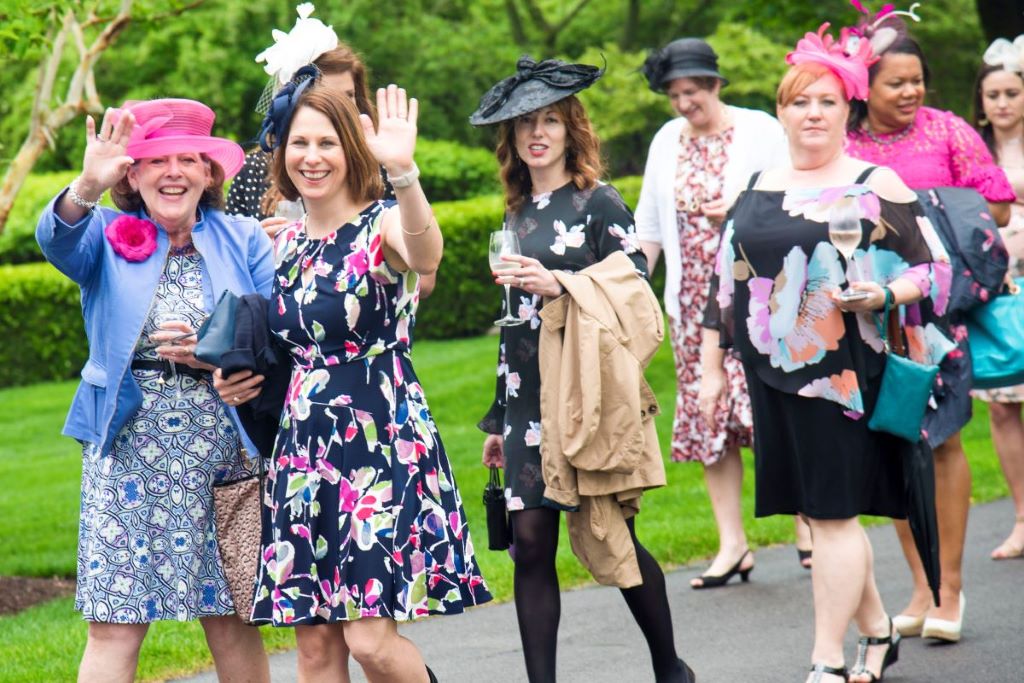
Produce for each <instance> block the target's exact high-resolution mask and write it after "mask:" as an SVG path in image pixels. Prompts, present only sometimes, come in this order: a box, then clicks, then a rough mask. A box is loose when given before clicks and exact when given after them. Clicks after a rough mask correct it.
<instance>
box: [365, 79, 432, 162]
mask: <svg viewBox="0 0 1024 683" xmlns="http://www.w3.org/2000/svg"><path fill="white" fill-rule="evenodd" d="M418 116H419V102H417V101H416V98H415V97H413V98H412V99H409V98H408V96H407V95H406V93H405V88H399V87H398V86H397V85H395V84H394V83H392V84H391V85H389V86H388V87H387V88H386V89H385V88H379V89H378V90H377V121H378V123H377V130H374V129H373V120H372V119H370V117H369V116H367V115H366V114H360V115H359V121H360V123H362V125H363V133H364V134H365V135H366V144H367V145H368V146H369V148H370V152H372V153H373V156H374V157H375V158H376V159H377V161H378V162H379V163H380V164H381V165H382V166H383V167H384V168H386V169H387V171H388V174H389V175H392V176H400V175H404V174H405V173H407V172H409V171H411V170H412V156H413V152H415V151H416V119H417V117H418Z"/></svg>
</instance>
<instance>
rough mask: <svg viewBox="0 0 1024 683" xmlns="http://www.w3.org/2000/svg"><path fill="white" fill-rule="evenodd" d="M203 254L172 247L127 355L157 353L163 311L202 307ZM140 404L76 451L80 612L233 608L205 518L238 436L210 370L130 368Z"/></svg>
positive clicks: (173, 313)
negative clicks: (166, 374) (165, 373)
mask: <svg viewBox="0 0 1024 683" xmlns="http://www.w3.org/2000/svg"><path fill="white" fill-rule="evenodd" d="M207 315H208V313H207V312H206V311H205V310H204V309H203V261H202V257H201V256H200V255H199V253H198V252H196V251H195V249H193V248H192V247H191V246H189V247H185V248H183V249H174V248H172V250H171V253H170V255H169V256H168V258H167V263H166V265H165V266H164V272H163V275H161V277H160V282H159V284H158V285H157V290H156V294H155V295H154V298H153V303H152V305H151V306H150V311H149V316H148V318H147V320H146V323H145V325H144V327H143V330H142V335H141V336H140V338H139V345H138V347H137V349H136V352H135V358H136V359H142V360H157V355H156V351H155V350H154V347H153V346H152V345H151V344H150V343H149V335H150V334H152V333H153V332H155V331H156V330H157V328H159V326H160V325H161V324H162V323H164V322H167V321H170V320H183V321H186V322H188V323H190V324H191V325H192V327H193V328H197V327H199V324H200V323H201V322H202V321H203V320H204V319H205V318H206V316H207ZM132 373H133V374H134V376H135V380H136V381H137V382H138V383H139V387H140V388H141V389H142V407H141V408H140V409H139V411H138V413H136V415H135V416H134V417H133V418H132V419H131V420H129V422H128V424H126V425H125V426H124V427H123V428H122V429H121V431H120V432H119V433H118V435H117V436H116V437H115V439H114V443H113V447H112V449H111V452H110V454H109V455H107V456H105V457H104V456H101V455H100V453H99V449H98V448H97V447H96V446H95V445H94V444H86V445H85V448H84V453H83V456H84V458H83V463H82V514H81V520H80V522H79V545H78V579H77V582H78V585H77V590H76V598H75V608H76V609H78V610H79V611H81V612H82V615H83V617H84V618H85V619H87V620H89V621H98V622H114V623H122V624H140V623H148V622H151V621H157V620H161V619H172V620H177V621H187V620H190V619H196V618H198V617H210V616H220V615H225V614H232V613H233V612H234V605H233V603H232V601H231V596H230V594H229V592H228V587H227V583H226V581H225V579H224V572H223V569H222V568H221V564H220V558H219V555H218V552H217V541H216V535H215V533H214V525H213V490H212V488H213V482H214V481H217V480H220V479H224V478H227V479H234V478H238V477H241V476H244V473H245V469H246V467H245V466H243V465H242V462H243V461H242V456H241V442H240V440H239V438H238V431H237V430H236V429H235V426H234V423H233V422H232V420H231V417H230V416H229V415H228V413H227V412H226V411H225V409H224V404H223V403H222V402H221V400H220V398H219V397H218V396H217V393H216V392H215V391H214V390H213V386H212V384H211V383H210V381H209V379H206V378H204V379H198V378H195V377H192V376H187V375H178V376H177V380H175V381H171V382H168V383H163V382H161V381H160V375H161V373H160V371H158V370H132Z"/></svg>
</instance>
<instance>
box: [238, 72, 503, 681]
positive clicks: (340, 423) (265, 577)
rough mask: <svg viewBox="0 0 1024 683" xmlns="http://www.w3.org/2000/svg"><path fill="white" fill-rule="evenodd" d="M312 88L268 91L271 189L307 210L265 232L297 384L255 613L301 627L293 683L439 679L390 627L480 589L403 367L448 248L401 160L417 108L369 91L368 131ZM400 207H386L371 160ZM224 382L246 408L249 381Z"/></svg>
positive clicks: (433, 435) (282, 336)
mask: <svg viewBox="0 0 1024 683" xmlns="http://www.w3.org/2000/svg"><path fill="white" fill-rule="evenodd" d="M309 83H310V81H305V82H301V83H300V84H299V85H298V86H295V85H292V86H288V87H286V88H285V89H284V90H283V91H282V92H281V94H279V95H278V96H277V97H276V98H275V103H274V105H273V106H272V110H271V114H270V115H268V121H267V123H266V124H265V128H264V130H265V131H269V132H270V133H272V134H273V137H269V138H265V140H266V139H269V141H271V142H274V143H275V146H276V142H277V141H280V143H281V146H280V147H277V149H276V152H275V158H274V162H273V167H272V171H273V174H274V182H275V184H276V185H277V186H278V187H279V188H280V190H281V192H282V194H283V195H284V196H285V198H287V199H290V200H294V199H296V198H297V197H299V196H301V198H302V200H303V203H304V205H305V207H306V209H307V211H308V213H307V214H306V216H305V217H304V218H303V219H302V220H301V221H300V222H297V223H295V224H293V225H290V226H288V227H286V228H285V229H284V230H283V231H282V232H281V233H280V234H279V235H278V237H277V240H276V246H275V249H276V261H277V276H276V279H275V282H274V292H273V296H272V300H271V310H270V325H271V328H272V331H273V332H274V333H275V334H276V335H277V337H278V340H279V341H280V342H281V343H282V344H283V345H284V346H285V347H286V348H287V349H288V350H289V351H290V353H291V355H292V363H293V366H292V368H293V370H292V377H291V384H290V387H289V390H288V395H287V399H286V403H285V408H284V412H283V414H282V416H281V424H280V430H279V432H278V437H277V443H276V446H275V451H274V457H273V460H272V461H271V463H270V467H269V472H268V485H267V491H266V497H265V500H266V505H267V507H266V508H265V511H264V523H263V541H262V554H261V562H260V568H259V572H258V577H257V587H256V598H255V605H254V607H253V614H252V616H253V620H254V621H256V622H257V623H273V624H274V625H277V626H296V627H297V628H296V638H297V643H298V647H299V668H300V677H301V676H306V677H309V678H314V677H323V678H325V679H326V678H328V677H329V678H330V680H348V678H347V677H348V670H347V669H348V663H347V660H348V654H349V653H351V654H352V655H353V656H354V657H355V659H356V660H357V661H358V662H359V664H360V665H362V667H363V669H364V670H365V671H366V673H367V675H368V677H369V678H370V679H371V680H380V681H384V680H387V681H402V682H406V681H409V682H411V681H426V680H435V679H434V678H433V674H431V673H429V670H428V669H426V668H425V667H424V665H423V660H422V659H421V657H420V655H419V652H418V651H417V650H416V648H415V646H413V645H412V643H410V642H409V641H408V640H405V639H404V638H402V637H401V636H399V635H398V632H397V628H396V625H397V622H399V621H410V620H413V619H417V618H420V617H425V616H428V615H433V614H457V613H460V612H462V611H463V610H464V609H465V608H466V607H467V606H470V605H475V604H480V603H482V602H486V601H488V600H489V599H490V594H489V593H488V591H487V588H486V586H485V585H484V582H483V579H482V577H481V576H480V571H479V569H478V567H477V564H476V561H475V559H474V556H473V544H472V542H471V540H470V536H469V530H468V528H467V526H466V515H465V512H464V511H463V508H462V501H461V498H460V496H459V492H458V489H457V488H456V486H455V479H454V477H453V476H452V471H451V466H450V465H449V463H448V459H447V456H446V455H445V452H444V448H443V446H442V444H441V441H440V438H439V436H438V433H437V428H436V426H435V425H434V421H433V418H432V417H431V415H430V411H429V409H428V408H427V404H426V400H425V397H424V394H423V389H422V388H421V386H420V384H419V382H418V380H417V378H416V374H415V372H414V371H413V368H412V364H411V362H410V359H409V353H408V350H409V341H410V340H409V324H410V320H411V318H412V315H413V314H414V312H415V310H416V304H417V300H418V277H419V274H421V273H429V272H432V271H433V270H435V269H436V267H437V263H438V261H439V260H440V257H441V249H442V241H441V235H440V231H439V229H438V228H437V226H436V225H435V222H434V218H433V214H432V212H431V210H430V206H429V204H428V203H427V200H426V197H424V195H423V191H422V189H421V188H420V186H419V184H418V183H417V182H416V176H417V175H418V170H417V169H416V167H415V164H413V162H412V153H413V148H414V146H415V140H416V128H415V120H416V109H417V104H416V101H415V100H412V101H410V102H408V103H407V102H406V96H405V91H404V90H401V91H399V90H397V89H396V88H395V86H390V87H389V88H388V90H387V91H386V92H385V91H383V90H382V91H380V92H379V93H378V107H379V110H380V124H379V131H378V132H374V129H373V124H372V122H370V120H369V119H368V118H367V117H365V115H364V116H363V117H362V118H363V121H362V123H363V128H364V131H365V137H364V134H363V133H360V131H359V130H358V129H357V128H356V126H357V125H358V124H357V120H358V119H357V112H356V110H355V107H354V106H353V105H352V104H351V103H350V102H349V101H348V100H347V99H346V98H344V97H343V96H340V95H338V94H337V93H335V92H333V91H331V90H329V89H328V88H324V87H321V86H314V87H312V88H308V85H309ZM378 162H379V163H380V164H383V165H384V166H385V167H386V168H388V169H389V175H390V177H391V180H392V183H393V185H394V187H395V189H396V192H397V196H398V207H397V208H395V207H392V206H389V204H390V203H385V202H383V201H382V200H380V199H379V198H380V196H381V194H382V190H383V186H382V182H381V179H380V175H379V173H378V172H377V168H378V166H377V163H378ZM245 376H246V375H245V373H239V374H238V375H234V376H232V377H229V378H227V380H222V381H221V382H220V383H219V388H220V390H221V392H222V395H225V396H231V397H237V399H238V400H239V401H245V400H249V399H250V398H252V397H253V396H254V395H255V393H256V392H258V381H259V378H249V379H245V378H244V377H245Z"/></svg>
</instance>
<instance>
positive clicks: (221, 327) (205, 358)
mask: <svg viewBox="0 0 1024 683" xmlns="http://www.w3.org/2000/svg"><path fill="white" fill-rule="evenodd" d="M237 310H238V297H237V296H236V295H235V294H233V293H232V292H231V291H229V290H227V289H225V290H224V291H223V292H221V295H220V298H219V299H217V305H216V306H214V307H213V313H211V314H210V317H209V318H207V319H206V320H205V321H203V324H202V325H200V326H199V329H198V330H197V331H196V348H195V351H194V353H193V355H194V356H195V357H196V358H197V359H198V360H200V361H202V362H204V363H209V364H210V365H215V366H217V367H218V368H219V367H221V356H223V355H224V354H225V353H227V352H228V351H230V350H231V349H232V348H234V346H235V313H236V311H237Z"/></svg>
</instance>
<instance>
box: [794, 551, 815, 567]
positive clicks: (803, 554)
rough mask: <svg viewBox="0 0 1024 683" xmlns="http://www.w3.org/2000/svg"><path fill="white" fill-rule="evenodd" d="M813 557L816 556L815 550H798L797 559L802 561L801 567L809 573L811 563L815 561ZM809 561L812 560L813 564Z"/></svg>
mask: <svg viewBox="0 0 1024 683" xmlns="http://www.w3.org/2000/svg"><path fill="white" fill-rule="evenodd" d="M813 555H814V550H813V549H811V550H801V549H800V548H797V549H796V556H797V559H798V560H799V561H800V566H801V567H803V568H804V569H806V570H807V571H811V562H813V561H814V560H813V559H812V557H813ZM808 560H810V561H811V562H808Z"/></svg>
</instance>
